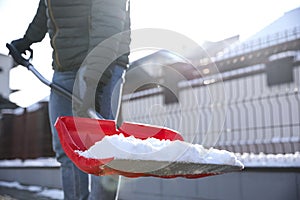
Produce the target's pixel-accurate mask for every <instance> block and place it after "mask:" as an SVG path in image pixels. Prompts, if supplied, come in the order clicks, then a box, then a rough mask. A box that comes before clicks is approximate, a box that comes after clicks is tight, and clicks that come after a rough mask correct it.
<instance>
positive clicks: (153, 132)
mask: <svg viewBox="0 0 300 200" xmlns="http://www.w3.org/2000/svg"><path fill="white" fill-rule="evenodd" d="M6 46H7V48H8V49H9V51H10V54H11V55H12V57H13V58H14V60H15V61H16V62H17V63H18V64H20V65H22V66H25V67H26V68H28V69H29V70H30V71H31V72H33V74H34V75H35V76H37V78H38V79H39V80H41V81H42V82H43V83H44V84H46V85H47V86H49V87H51V88H52V89H54V90H55V91H57V92H59V93H60V94H61V95H63V96H65V97H67V98H69V99H72V98H73V99H74V96H73V95H72V94H71V93H69V92H68V91H66V90H64V89H63V88H61V87H60V86H58V85H56V84H53V83H51V82H49V81H48V80H46V79H45V78H44V77H43V76H42V75H41V74H40V73H39V72H38V71H37V70H36V69H35V68H34V67H33V65H32V64H31V63H30V61H29V59H25V58H24V57H22V55H21V54H20V53H19V52H18V51H17V50H16V49H15V47H14V46H13V45H11V44H7V45H6ZM75 100H76V101H78V102H81V100H80V99H78V98H75ZM55 127H56V129H57V132H58V134H59V138H60V142H61V144H62V147H63V149H64V151H65V153H66V154H67V156H68V157H69V158H70V159H71V160H72V162H73V163H74V164H75V165H76V166H77V167H78V168H79V169H81V170H82V171H84V172H86V173H88V174H94V175H97V176H105V175H122V176H126V177H131V178H137V177H149V176H152V177H159V178H176V177H183V178H202V177H206V176H212V175H218V174H224V173H229V172H237V171H240V170H242V168H243V167H242V166H235V165H226V164H207V163H205V164H204V163H188V162H168V161H156V160H126V159H115V158H114V157H111V158H105V159H98V158H97V159H96V158H86V157H84V156H81V155H80V154H79V153H78V151H85V150H87V149H89V148H90V147H91V146H92V145H94V144H95V143H96V142H97V141H100V140H101V139H102V138H103V137H104V136H109V135H115V134H123V135H124V136H125V137H128V136H134V137H135V138H139V139H147V138H149V137H153V138H156V139H159V140H170V141H175V140H180V141H183V137H182V136H181V135H180V134H179V133H178V132H176V131H174V130H171V129H168V128H165V127H159V126H151V125H148V124H138V123H132V122H123V124H122V125H121V126H120V127H119V128H117V126H116V122H115V121H114V120H105V119H97V118H96V119H95V118H94V119H92V118H80V117H72V116H62V117H59V118H58V119H57V121H56V123H55Z"/></svg>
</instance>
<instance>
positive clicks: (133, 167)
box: [55, 117, 241, 178]
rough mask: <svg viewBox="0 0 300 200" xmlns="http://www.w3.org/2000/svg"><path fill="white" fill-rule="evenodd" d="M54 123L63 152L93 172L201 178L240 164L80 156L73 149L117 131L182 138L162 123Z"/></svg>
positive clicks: (66, 120) (72, 120)
mask: <svg viewBox="0 0 300 200" xmlns="http://www.w3.org/2000/svg"><path fill="white" fill-rule="evenodd" d="M55 127H56V129H57V132H58V135H59V138H60V142H61V145H62V147H63V149H64V151H65V153H66V154H67V156H68V157H69V158H70V159H71V160H72V162H73V163H74V164H75V165H76V166H77V167H78V168H79V169H81V170H82V171H84V172H86V173H88V174H94V175H97V176H103V175H112V174H117V175H123V176H126V177H146V176H154V177H160V178H175V177H185V178H201V177H205V176H210V175H217V174H221V173H226V172H232V171H238V170H241V168H240V167H237V166H230V165H214V164H197V163H174V162H161V161H141V160H118V159H114V158H113V157H112V158H106V159H93V158H86V157H83V156H80V155H79V154H78V153H77V152H76V151H77V150H79V151H85V150H87V149H89V148H90V147H91V146H92V145H94V144H95V143H96V142H97V141H100V140H102V138H103V137H104V136H106V135H114V134H120V133H122V134H123V135H124V136H125V137H127V136H130V135H133V136H134V137H136V138H139V139H146V138H148V137H153V138H157V139H160V140H163V139H168V140H171V141H174V140H181V141H183V138H182V136H181V135H180V134H179V133H178V132H176V131H174V130H171V129H168V128H164V127H159V126H150V125H146V124H139V123H130V122H124V123H123V124H122V125H121V127H120V128H119V129H117V128H116V124H115V121H113V120H97V119H90V118H79V117H60V118H58V119H57V121H56V123H55ZM148 169H149V170H148ZM153 169H154V170H153Z"/></svg>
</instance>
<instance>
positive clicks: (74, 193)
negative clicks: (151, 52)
mask: <svg viewBox="0 0 300 200" xmlns="http://www.w3.org/2000/svg"><path fill="white" fill-rule="evenodd" d="M112 71H113V75H112V77H111V80H110V82H108V83H107V84H106V85H105V86H103V87H102V88H101V90H102V92H101V95H100V96H99V98H100V99H99V101H100V105H101V110H100V114H101V115H102V116H103V117H104V118H105V119H114V118H115V116H117V112H118V110H119V106H120V97H121V91H122V86H123V83H124V72H125V69H124V68H123V67H120V66H118V65H116V66H113V68H112ZM76 73H77V71H76V70H74V71H67V72H54V74H53V79H52V81H53V83H55V84H57V85H60V86H62V87H63V88H65V89H67V90H68V91H70V92H72V90H73V86H74V82H75V79H76ZM72 115H73V113H72V103H71V101H70V100H69V99H66V98H65V97H63V96H61V95H60V94H57V93H56V92H55V91H51V94H50V100H49V117H50V123H51V130H52V145H53V150H54V152H55V155H56V158H57V160H58V162H60V163H61V175H62V186H63V191H64V199H66V200H83V199H89V200H94V199H95V200H96V199H97V200H110V199H114V197H115V191H108V190H106V189H105V186H103V184H101V183H103V182H105V181H103V180H102V179H105V178H106V179H107V178H108V177H99V176H91V192H89V189H88V188H89V187H88V186H89V181H88V174H86V173H84V172H82V171H81V170H79V169H78V168H77V167H76V166H75V165H74V164H73V162H72V161H71V160H70V159H69V158H68V157H67V156H66V154H65V153H64V151H63V149H62V147H61V144H60V141H59V138H58V134H57V131H56V129H55V127H54V123H55V121H56V119H57V117H59V116H72Z"/></svg>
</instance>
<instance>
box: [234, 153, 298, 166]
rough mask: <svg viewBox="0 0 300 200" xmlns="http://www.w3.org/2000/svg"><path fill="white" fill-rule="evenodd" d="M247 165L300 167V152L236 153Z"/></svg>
mask: <svg viewBox="0 0 300 200" xmlns="http://www.w3.org/2000/svg"><path fill="white" fill-rule="evenodd" d="M236 156H237V157H238V159H239V160H241V161H242V162H243V164H244V165H245V166H247V167H300V152H295V153H293V154H264V153H260V154H253V153H243V154H238V153H237V154H236Z"/></svg>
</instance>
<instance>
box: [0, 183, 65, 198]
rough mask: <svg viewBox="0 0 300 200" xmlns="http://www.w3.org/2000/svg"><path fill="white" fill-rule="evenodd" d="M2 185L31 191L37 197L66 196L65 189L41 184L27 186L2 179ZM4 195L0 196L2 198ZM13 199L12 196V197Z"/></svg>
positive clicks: (0, 184)
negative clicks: (51, 187)
mask: <svg viewBox="0 0 300 200" xmlns="http://www.w3.org/2000/svg"><path fill="white" fill-rule="evenodd" d="M0 187H5V188H13V189H17V190H21V191H29V192H31V193H32V195H34V196H36V197H47V198H50V199H56V200H61V199H63V198H64V195H63V191H62V190H58V189H49V188H44V187H40V186H25V185H21V184H20V183H18V182H5V181H0ZM1 198H2V197H1V196H0V199H1ZM10 199H12V198H10Z"/></svg>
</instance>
